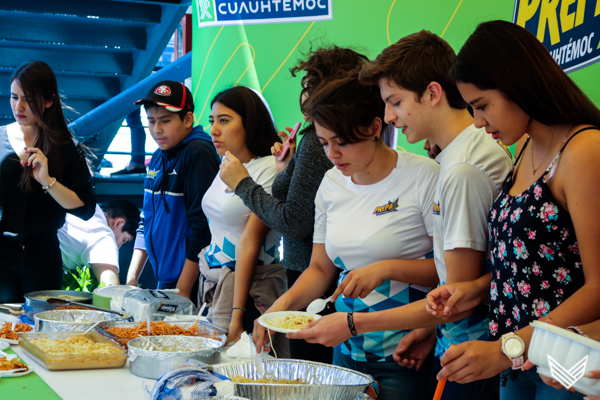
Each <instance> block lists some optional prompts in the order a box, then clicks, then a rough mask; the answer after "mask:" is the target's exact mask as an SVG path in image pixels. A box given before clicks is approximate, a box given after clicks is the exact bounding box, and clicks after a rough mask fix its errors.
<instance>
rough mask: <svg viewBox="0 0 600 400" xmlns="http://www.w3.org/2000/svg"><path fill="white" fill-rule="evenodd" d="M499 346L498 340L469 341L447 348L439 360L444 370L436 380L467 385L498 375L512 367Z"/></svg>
mask: <svg viewBox="0 0 600 400" xmlns="http://www.w3.org/2000/svg"><path fill="white" fill-rule="evenodd" d="M500 346H501V341H500V340H495V341H493V342H485V341H482V340H471V341H468V342H465V343H461V344H459V345H456V346H453V347H451V348H449V349H448V350H446V352H445V353H444V355H443V356H442V358H441V359H440V363H441V364H442V366H443V367H444V368H442V370H441V371H440V372H438V374H437V379H438V380H442V379H444V378H446V377H448V380H449V381H451V382H458V383H469V382H473V381H477V380H480V379H486V378H491V377H492V376H495V375H498V374H499V373H500V372H502V371H504V370H505V369H507V368H510V367H511V366H512V364H511V362H510V360H509V359H508V357H506V356H505V355H504V354H503V353H502V351H501V350H500Z"/></svg>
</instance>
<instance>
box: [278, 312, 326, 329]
mask: <svg viewBox="0 0 600 400" xmlns="http://www.w3.org/2000/svg"><path fill="white" fill-rule="evenodd" d="M314 320H315V319H314V317H312V316H311V317H309V316H306V315H297V314H292V315H286V316H285V317H277V318H273V319H270V320H269V325H271V326H272V327H274V328H282V329H300V328H302V327H303V326H306V325H308V324H310V323H311V322H313V321H314Z"/></svg>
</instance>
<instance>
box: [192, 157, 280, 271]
mask: <svg viewBox="0 0 600 400" xmlns="http://www.w3.org/2000/svg"><path fill="white" fill-rule="evenodd" d="M244 166H245V167H246V169H247V170H248V173H249V174H250V177H252V179H253V180H254V182H256V183H258V184H259V185H261V186H262V187H263V189H265V191H266V192H267V193H269V194H271V186H272V185H273V180H274V179H275V177H276V176H277V174H278V173H279V171H278V170H277V167H276V165H275V157H273V156H266V157H260V158H255V159H253V160H250V162H248V163H246V164H244ZM202 210H203V211H204V214H205V215H206V218H208V227H209V229H210V233H211V235H212V238H211V243H210V245H209V246H208V249H207V251H206V260H207V261H208V265H209V266H211V267H220V266H221V265H224V266H227V267H229V268H230V269H232V270H235V249H236V246H237V245H238V243H239V242H240V239H241V237H242V233H243V232H244V228H245V227H246V223H247V222H248V218H250V213H251V211H250V209H249V208H248V207H246V206H245V205H244V203H243V201H242V199H240V198H239V196H238V195H236V194H235V192H234V191H233V189H231V188H229V187H227V185H226V184H225V183H224V182H223V181H222V180H221V177H220V176H219V174H217V176H216V177H215V179H214V181H213V183H212V185H211V186H210V188H208V190H207V191H206V193H205V194H204V197H203V198H202ZM280 240H281V234H280V233H279V232H277V231H274V230H273V229H271V230H270V231H269V233H267V236H266V238H265V240H264V241H263V243H262V245H261V247H260V251H259V254H258V260H257V265H268V264H273V263H276V262H279V242H280Z"/></svg>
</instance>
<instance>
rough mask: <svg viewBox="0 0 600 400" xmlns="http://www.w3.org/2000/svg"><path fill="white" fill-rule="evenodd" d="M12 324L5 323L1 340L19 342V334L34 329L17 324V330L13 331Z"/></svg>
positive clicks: (0, 332)
mask: <svg viewBox="0 0 600 400" xmlns="http://www.w3.org/2000/svg"><path fill="white" fill-rule="evenodd" d="M11 328H12V323H10V322H5V323H4V325H3V326H2V328H1V329H0V339H9V340H17V339H18V338H19V337H18V336H17V332H29V331H30V330H32V329H33V328H32V327H31V325H29V324H21V323H18V324H15V330H14V331H13V330H12V329H11Z"/></svg>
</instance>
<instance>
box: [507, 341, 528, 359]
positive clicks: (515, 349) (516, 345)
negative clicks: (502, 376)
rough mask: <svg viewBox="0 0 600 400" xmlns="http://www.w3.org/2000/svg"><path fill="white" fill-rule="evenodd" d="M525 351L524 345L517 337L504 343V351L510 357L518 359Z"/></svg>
mask: <svg viewBox="0 0 600 400" xmlns="http://www.w3.org/2000/svg"><path fill="white" fill-rule="evenodd" d="M523 350H524V349H523V343H522V342H521V341H520V340H519V339H517V338H515V337H511V338H508V339H506V341H505V342H504V351H506V354H507V355H508V356H509V357H518V356H520V355H521V354H523Z"/></svg>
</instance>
